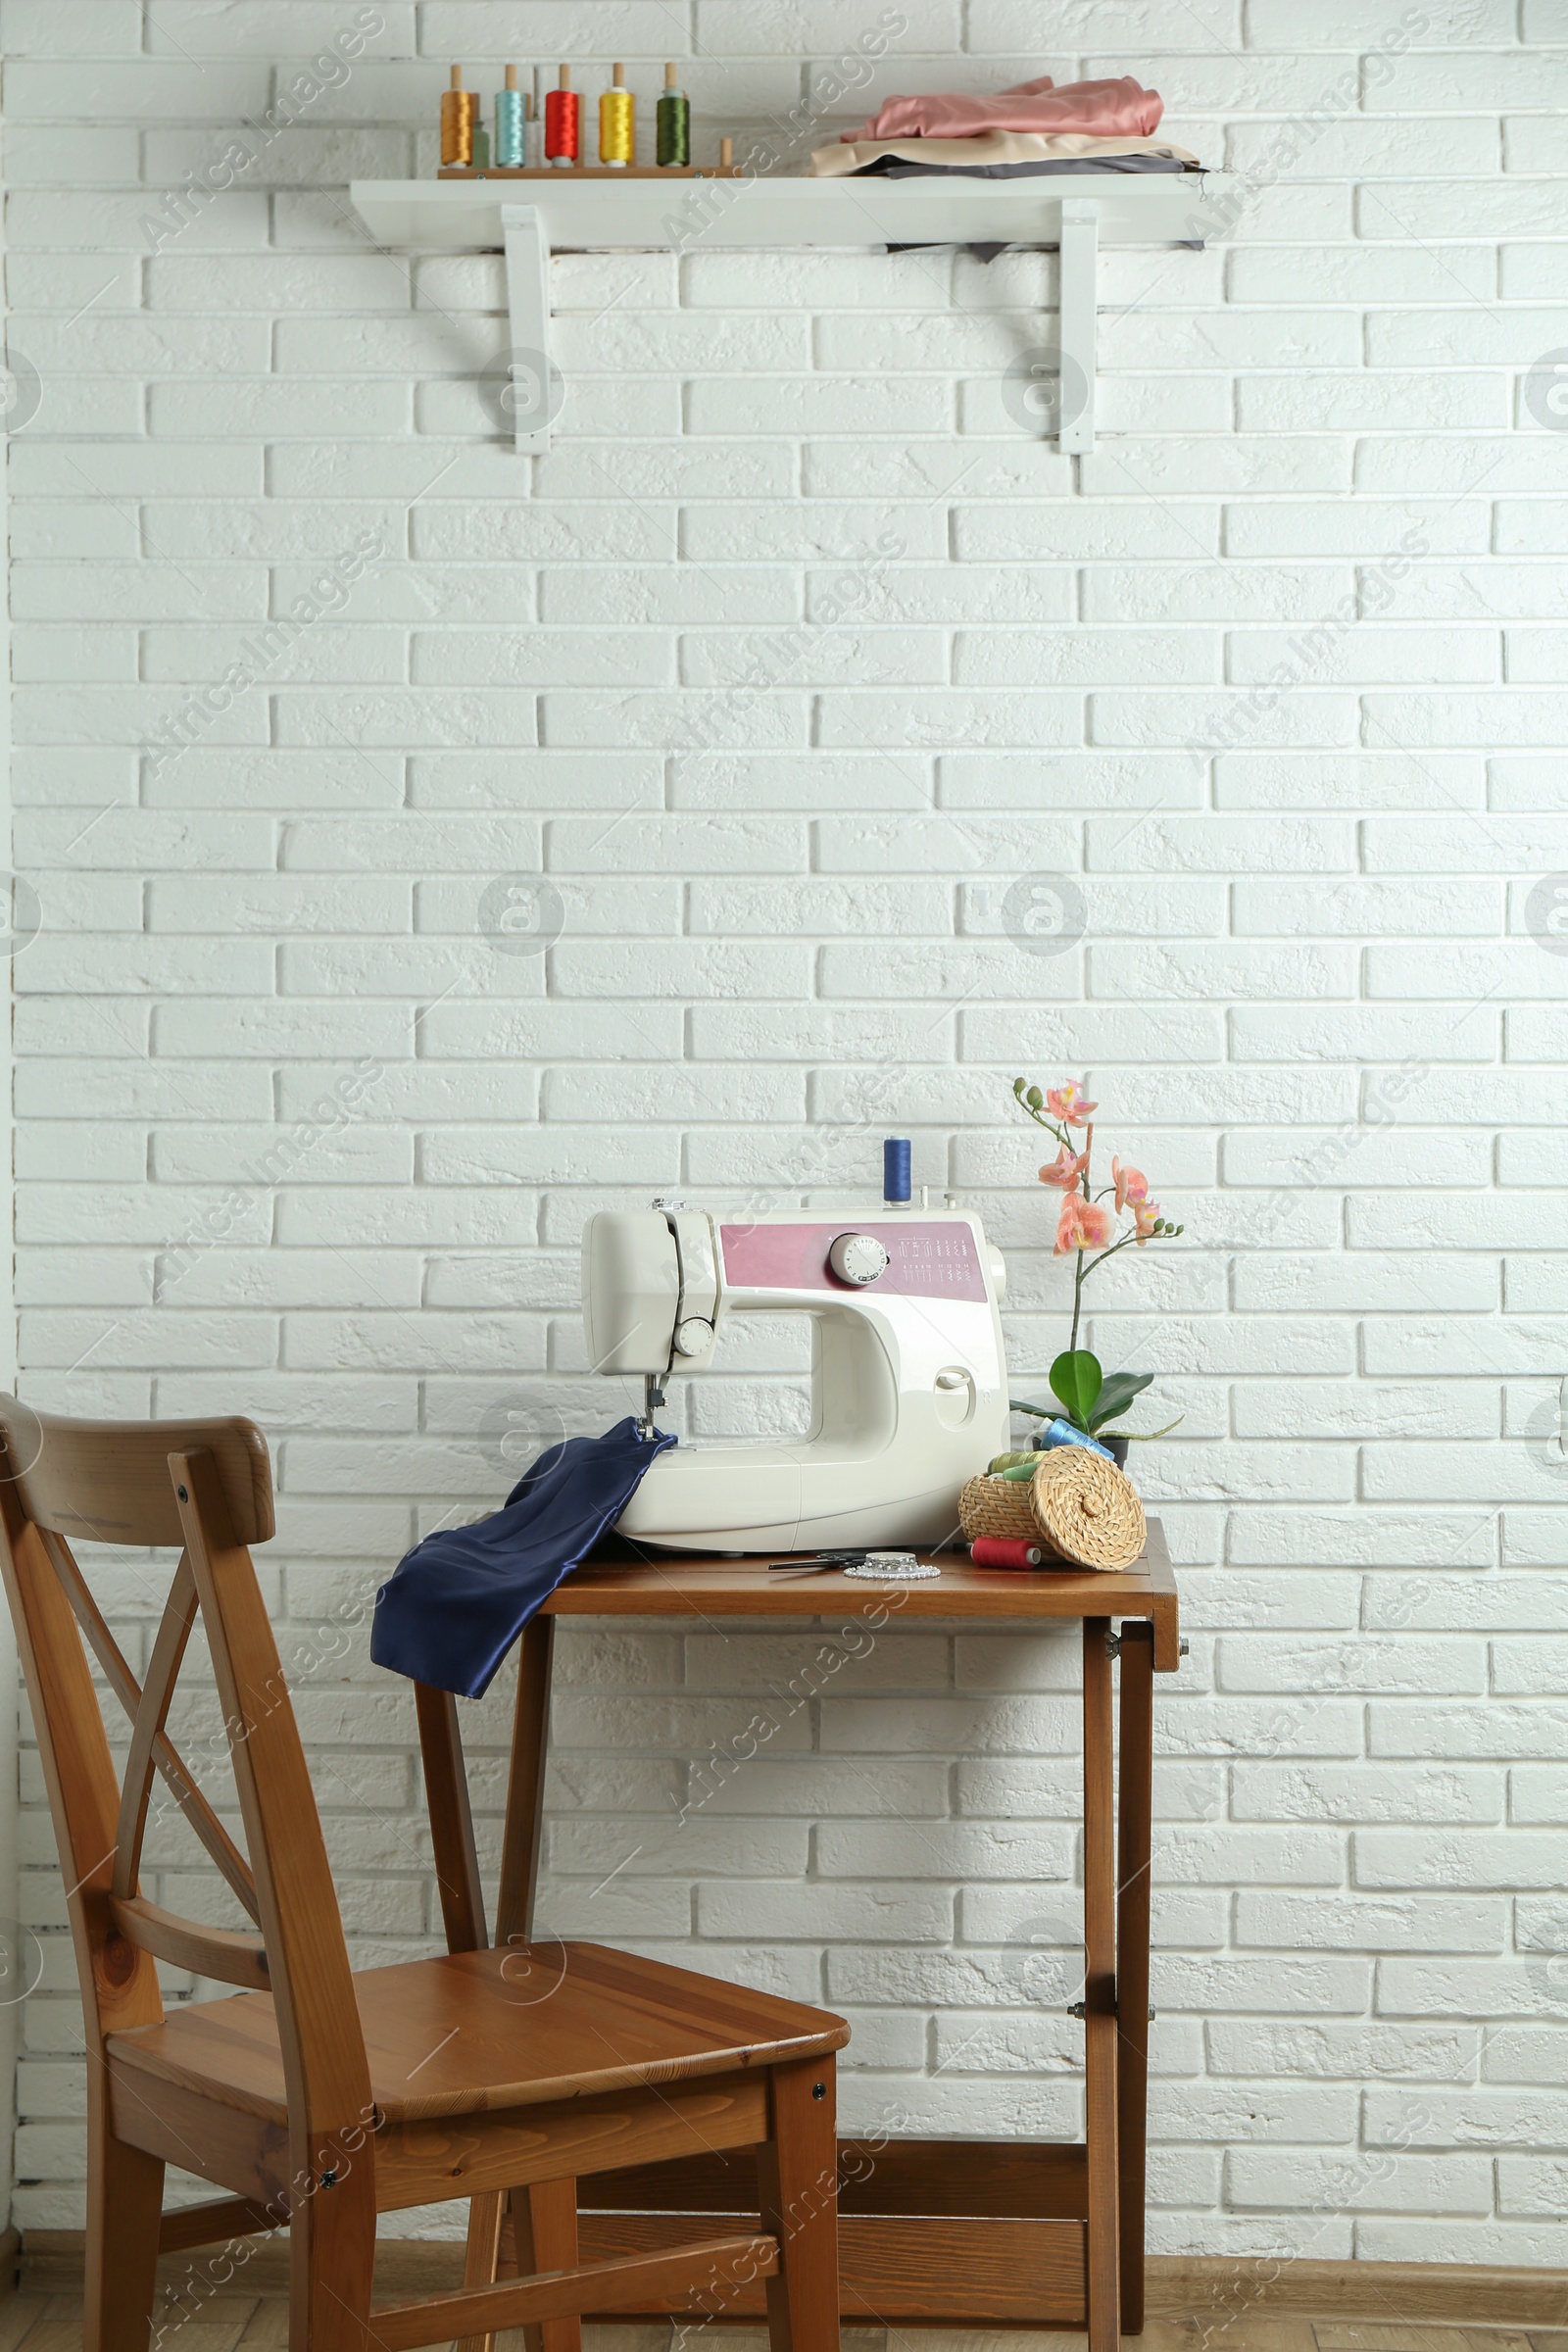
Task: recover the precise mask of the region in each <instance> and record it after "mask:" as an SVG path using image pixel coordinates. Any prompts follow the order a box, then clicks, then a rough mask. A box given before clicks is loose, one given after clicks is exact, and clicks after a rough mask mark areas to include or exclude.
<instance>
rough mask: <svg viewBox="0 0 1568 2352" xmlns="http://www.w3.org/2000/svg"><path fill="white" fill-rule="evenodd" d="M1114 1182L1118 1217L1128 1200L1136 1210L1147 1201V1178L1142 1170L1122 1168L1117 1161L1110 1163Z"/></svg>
mask: <svg viewBox="0 0 1568 2352" xmlns="http://www.w3.org/2000/svg"><path fill="white" fill-rule="evenodd" d="M1110 1172H1111V1175H1112V1176H1113V1177H1114V1178H1115V1181H1116V1214H1117V1216H1118V1217H1119V1216H1120V1215H1121V1212H1122V1210H1123V1209H1124V1208H1125V1207H1126V1205H1127V1203H1128V1201H1131V1202H1132V1204H1133V1206H1134V1208H1137V1207H1139V1206H1141V1205H1142V1203H1143V1202H1144V1201H1147V1200H1148V1199H1149V1178H1148V1177H1147V1176H1146V1175H1145V1174H1144V1171H1143V1169H1142V1168H1124V1167H1123V1166H1122V1164H1121V1161H1120V1160H1119V1159H1113V1160H1112V1161H1111V1163H1110Z"/></svg>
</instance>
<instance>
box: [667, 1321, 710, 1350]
mask: <svg viewBox="0 0 1568 2352" xmlns="http://www.w3.org/2000/svg"><path fill="white" fill-rule="evenodd" d="M712 1344H713V1326H712V1325H711V1323H710V1322H709V1321H708V1319H707V1317H706V1316H705V1315H688V1316H687V1317H686V1320H685V1321H684V1322H683V1323H677V1324H676V1326H675V1353H676V1354H677V1355H701V1354H702V1352H703V1349H704V1348H711V1346H712Z"/></svg>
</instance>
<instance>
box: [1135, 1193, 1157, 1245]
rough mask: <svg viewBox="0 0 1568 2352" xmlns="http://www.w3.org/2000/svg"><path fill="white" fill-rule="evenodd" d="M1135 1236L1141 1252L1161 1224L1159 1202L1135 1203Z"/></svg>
mask: <svg viewBox="0 0 1568 2352" xmlns="http://www.w3.org/2000/svg"><path fill="white" fill-rule="evenodd" d="M1133 1218H1134V1228H1133V1230H1134V1236H1135V1238H1136V1240H1137V1243H1138V1247H1139V1249H1140V1250H1141V1249H1142V1248H1143V1246H1144V1244H1145V1243H1146V1242H1147V1241H1148V1240H1149V1239H1150V1237H1151V1235H1152V1233H1153V1230H1154V1227H1155V1226H1156V1225H1157V1224H1158V1223H1159V1202H1158V1201H1135V1202H1134V1203H1133Z"/></svg>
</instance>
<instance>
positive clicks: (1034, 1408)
mask: <svg viewBox="0 0 1568 2352" xmlns="http://www.w3.org/2000/svg"><path fill="white" fill-rule="evenodd" d="M1007 1409H1008V1411H1009V1412H1013V1413H1033V1415H1034V1417H1035V1419H1036V1420H1037V1421H1054V1419H1055V1418H1056V1415H1057V1413H1058V1412H1060V1410H1061V1407H1060V1405H1057V1404H1025V1402H1024V1400H1023V1398H1022V1397H1008V1398H1007Z"/></svg>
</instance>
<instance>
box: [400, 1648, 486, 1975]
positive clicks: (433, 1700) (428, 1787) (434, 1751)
mask: <svg viewBox="0 0 1568 2352" xmlns="http://www.w3.org/2000/svg"><path fill="white" fill-rule="evenodd" d="M414 1704H415V1709H416V1712H417V1716H418V1722H419V1753H420V1756H421V1758H422V1759H423V1763H424V1795H425V1803H426V1806H427V1807H428V1810H429V1815H430V1842H431V1844H432V1845H433V1846H434V1848H435V1876H436V1885H437V1886H438V1887H439V1888H440V1890H441V1924H442V1926H443V1927H444V1928H445V1929H446V1933H447V1950H448V1951H449V1952H479V1951H483V1949H484V1947H485V1944H486V1943H487V1942H488V1941H489V1938H488V1936H486V1935H485V1931H484V1894H483V1891H482V1889H481V1887H480V1885H479V1856H478V1853H477V1852H476V1850H475V1848H474V1842H473V1814H472V1811H471V1810H470V1808H469V1804H468V1776H467V1774H466V1771H465V1770H464V1764H463V1734H462V1732H461V1731H460V1730H459V1728H458V1702H457V1700H456V1698H455V1697H454V1696H453V1694H452V1692H451V1691H434V1690H432V1689H431V1688H430V1686H429V1684H428V1683H416V1684H415V1686H414Z"/></svg>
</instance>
